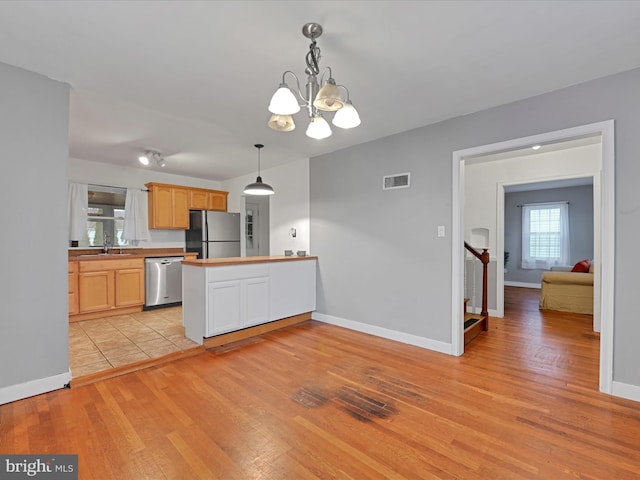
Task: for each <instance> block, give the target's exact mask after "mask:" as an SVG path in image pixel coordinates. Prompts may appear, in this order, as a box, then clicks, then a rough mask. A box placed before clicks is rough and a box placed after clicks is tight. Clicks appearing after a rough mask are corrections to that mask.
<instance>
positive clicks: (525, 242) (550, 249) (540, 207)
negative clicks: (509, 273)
mask: <svg viewBox="0 0 640 480" xmlns="http://www.w3.org/2000/svg"><path fill="white" fill-rule="evenodd" d="M569 245H570V243H569V204H568V203H567V202H562V203H542V204H529V205H522V265H521V266H522V268H523V269H539V270H549V269H550V268H551V267H552V266H554V265H568V264H569V262H570V254H569Z"/></svg>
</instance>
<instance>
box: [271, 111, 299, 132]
mask: <svg viewBox="0 0 640 480" xmlns="http://www.w3.org/2000/svg"><path fill="white" fill-rule="evenodd" d="M269 127H271V128H272V129H273V130H275V131H276V132H290V131H291V130H294V129H295V128H296V124H295V123H294V122H293V117H292V116H291V115H278V114H277V113H274V114H273V115H271V118H270V119H269Z"/></svg>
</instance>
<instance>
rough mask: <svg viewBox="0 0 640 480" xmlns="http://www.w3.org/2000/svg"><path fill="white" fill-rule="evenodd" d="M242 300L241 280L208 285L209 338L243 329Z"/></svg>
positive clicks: (207, 333)
mask: <svg viewBox="0 0 640 480" xmlns="http://www.w3.org/2000/svg"><path fill="white" fill-rule="evenodd" d="M240 299H241V292H240V280H231V281H227V282H212V283H208V284H207V331H206V334H205V335H206V336H207V337H210V336H212V335H217V334H219V333H226V332H231V331H234V330H239V329H240V328H242V317H241V314H240V305H241V302H240Z"/></svg>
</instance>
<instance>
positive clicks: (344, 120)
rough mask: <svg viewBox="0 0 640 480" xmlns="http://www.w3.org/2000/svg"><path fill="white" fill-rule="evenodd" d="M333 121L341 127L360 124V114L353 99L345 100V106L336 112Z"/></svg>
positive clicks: (351, 126)
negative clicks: (352, 101)
mask: <svg viewBox="0 0 640 480" xmlns="http://www.w3.org/2000/svg"><path fill="white" fill-rule="evenodd" d="M331 123H333V124H334V125H335V126H336V127H340V128H353V127H357V126H358V125H360V115H358V111H357V110H356V108H355V107H354V106H353V104H352V103H351V100H345V102H344V105H343V107H342V108H341V109H340V110H338V111H337V112H336V114H335V115H334V117H333V120H332V121H331Z"/></svg>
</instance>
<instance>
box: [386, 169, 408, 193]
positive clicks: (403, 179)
mask: <svg viewBox="0 0 640 480" xmlns="http://www.w3.org/2000/svg"><path fill="white" fill-rule="evenodd" d="M410 179H411V174H410V173H396V174H394V175H386V176H384V177H382V189H383V190H391V189H393V188H409V186H410Z"/></svg>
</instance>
